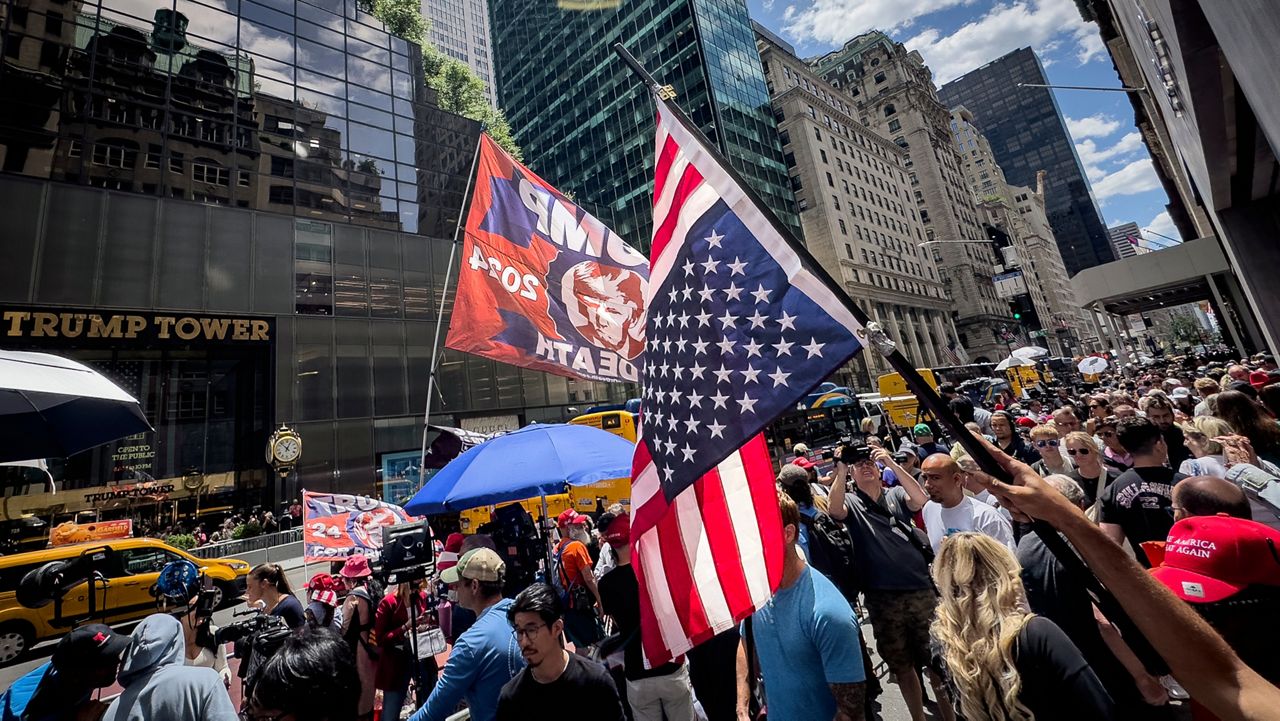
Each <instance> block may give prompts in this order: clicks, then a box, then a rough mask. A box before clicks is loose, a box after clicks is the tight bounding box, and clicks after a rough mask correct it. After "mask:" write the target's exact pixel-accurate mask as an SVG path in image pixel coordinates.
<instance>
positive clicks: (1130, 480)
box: [1099, 466, 1186, 567]
mask: <svg viewBox="0 0 1280 721" xmlns="http://www.w3.org/2000/svg"><path fill="white" fill-rule="evenodd" d="M1183 478H1186V476H1184V475H1182V474H1181V473H1177V472H1175V471H1174V470H1172V469H1170V468H1165V467H1164V466H1146V467H1143V468H1130V469H1129V470H1127V471H1125V472H1124V473H1121V474H1120V477H1119V478H1117V479H1116V481H1115V483H1112V484H1111V485H1109V486H1107V488H1106V489H1105V490H1103V491H1102V499H1101V500H1102V515H1101V517H1100V519H1099V520H1101V521H1102V522H1103V523H1114V524H1116V525H1117V526H1120V528H1121V529H1123V530H1124V537H1125V538H1127V539H1129V545H1130V546H1132V547H1133V553H1134V555H1135V556H1137V558H1138V562H1139V563H1141V564H1142V565H1143V566H1144V567H1150V566H1151V564H1150V563H1149V562H1148V561H1147V554H1146V552H1144V551H1143V550H1142V542H1143V541H1163V540H1165V539H1166V538H1168V537H1169V529H1170V528H1172V527H1173V486H1174V484H1175V483H1177V482H1178V481H1181V480H1182V479H1183Z"/></svg>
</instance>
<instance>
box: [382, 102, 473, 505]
mask: <svg viewBox="0 0 1280 721" xmlns="http://www.w3.org/2000/svg"><path fill="white" fill-rule="evenodd" d="M482 142H484V126H483V125H482V126H481V127H480V134H479V135H478V136H476V151H475V153H474V154H473V155H472V156H471V173H470V175H468V176H467V187H466V190H464V191H463V192H462V205H461V206H460V207H459V208H458V223H457V225H455V226H454V228H453V244H452V245H450V246H449V262H448V264H447V265H446V266H445V270H444V289H443V290H442V291H441V293H440V305H438V306H436V331H435V338H434V339H433V340H432V341H431V362H430V364H429V372H428V373H427V403H426V408H424V409H423V411H422V454H421V455H420V456H419V457H418V489H419V490H421V489H422V487H423V486H424V485H426V482H427V432H428V431H429V430H430V428H431V396H432V394H433V393H434V392H435V389H436V364H437V363H438V362H439V360H440V359H439V353H440V326H441V325H443V324H444V301H445V298H447V297H449V281H450V280H451V279H452V278H453V259H454V257H456V256H457V255H458V246H459V245H461V244H462V241H461V240H459V237H458V236H459V234H460V233H461V232H462V223H463V219H464V218H466V217H467V211H468V210H469V209H470V207H471V186H472V185H473V184H474V183H475V180H476V166H478V165H479V164H480V144H481V143H482ZM385 481H386V479H385V478H384V479H383V482H385Z"/></svg>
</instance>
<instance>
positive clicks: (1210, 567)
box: [1151, 514, 1280, 718]
mask: <svg viewBox="0 0 1280 721" xmlns="http://www.w3.org/2000/svg"><path fill="white" fill-rule="evenodd" d="M1151 575H1152V576H1154V577H1155V578H1156V580H1158V581H1160V583H1162V584H1163V585H1164V586H1165V587H1166V588H1168V589H1169V590H1170V591H1173V593H1174V595H1175V596H1177V597H1178V598H1180V599H1182V600H1183V601H1186V602H1187V603H1189V604H1191V606H1192V608H1194V609H1195V610H1196V611H1197V612H1198V613H1199V614H1200V615H1201V616H1202V617H1203V618H1204V619H1205V620H1206V621H1208V622H1209V625H1211V626H1213V627H1214V629H1216V630H1217V631H1218V633H1220V634H1222V637H1223V638H1224V639H1226V641H1227V644H1228V645H1230V646H1231V648H1232V650H1234V651H1235V652H1236V653H1237V654H1239V656H1240V658H1241V660H1243V661H1244V662H1245V663H1246V664H1247V665H1248V666H1249V667H1250V668H1252V669H1253V670H1254V671H1257V672H1258V674H1259V675H1261V676H1262V677H1263V678H1265V679H1266V680H1268V681H1270V682H1271V683H1273V684H1280V654H1278V653H1276V648H1278V647H1280V623H1277V621H1276V619H1277V618H1278V617H1280V531H1276V530H1275V529H1273V528H1270V527H1268V526H1266V525H1264V524H1261V523H1257V522H1255V521H1249V520H1245V519H1243V518H1233V517H1231V516H1227V515H1223V514H1219V515H1216V516H1191V517H1188V518H1184V519H1182V520H1181V521H1178V522H1177V523H1175V524H1173V528H1172V529H1171V530H1170V531H1169V538H1168V540H1167V541H1166V542H1165V545H1164V560H1163V561H1162V562H1161V565H1160V566H1158V567H1156V568H1153V569H1152V570H1151ZM1195 710H1197V711H1200V713H1196V714H1194V717H1195V718H1212V716H1208V715H1206V714H1205V713H1204V712H1203V710H1202V709H1195Z"/></svg>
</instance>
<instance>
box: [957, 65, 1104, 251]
mask: <svg viewBox="0 0 1280 721" xmlns="http://www.w3.org/2000/svg"><path fill="white" fill-rule="evenodd" d="M1019 83H1029V84H1039V85H1047V84H1048V83H1049V80H1048V78H1047V77H1046V76H1045V73H1044V66H1042V65H1041V64H1040V58H1038V57H1036V54H1035V52H1034V51H1032V49H1031V48H1019V49H1018V50H1014V51H1013V52H1011V53H1009V54H1007V55H1004V56H1003V57H1000V58H997V59H995V60H992V61H991V62H989V63H987V64H986V65H983V66H982V67H980V68H978V69H977V70H973V71H971V72H969V73H967V74H965V75H962V76H960V77H959V78H956V79H955V80H952V81H951V82H949V83H947V84H946V85H943V86H942V87H941V88H940V89H939V90H938V96H939V97H940V98H941V99H942V102H944V103H946V104H947V106H948V107H951V108H955V107H958V106H960V105H963V106H965V107H966V108H968V109H969V110H970V111H971V112H972V113H973V116H974V119H975V121H976V124H977V126H978V127H979V128H980V129H981V130H982V134H983V135H984V136H986V138H987V140H988V141H990V142H991V150H992V151H993V152H994V153H995V156H996V162H998V163H999V164H1000V168H1001V169H1002V170H1003V171H1004V174H1005V177H1006V178H1007V179H1008V181H1009V184H1010V185H1022V186H1026V187H1029V188H1034V187H1036V172H1037V171H1040V170H1044V171H1045V172H1046V173H1047V177H1046V179H1045V180H1046V190H1045V209H1046V210H1047V211H1048V216H1049V225H1050V226H1052V227H1053V234H1054V237H1055V238H1057V240H1058V248H1059V250H1061V251H1062V261H1063V263H1064V264H1065V265H1066V268H1067V274H1068V275H1075V274H1076V273H1078V272H1080V271H1081V270H1084V269H1085V268H1092V267H1093V266H1095V265H1101V264H1103V263H1109V262H1111V261H1112V260H1115V255H1114V253H1113V251H1112V247H1111V239H1110V237H1109V236H1108V235H1107V227H1106V225H1105V224H1104V223H1103V222H1102V213H1101V212H1100V211H1099V210H1098V204H1097V202H1096V201H1095V200H1094V197H1093V189H1092V188H1091V187H1090V185H1089V181H1088V179H1087V178H1086V176H1085V172H1084V167H1083V166H1082V165H1081V164H1080V158H1079V156H1077V155H1076V151H1075V146H1074V145H1073V144H1072V142H1071V136H1070V135H1069V134H1068V133H1067V125H1066V122H1065V121H1064V120H1063V118H1062V112H1061V110H1059V109H1058V103H1057V101H1056V100H1054V97H1053V91H1052V90H1050V89H1048V88H1024V87H1019Z"/></svg>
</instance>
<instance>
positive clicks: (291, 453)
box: [267, 425, 302, 468]
mask: <svg viewBox="0 0 1280 721" xmlns="http://www.w3.org/2000/svg"><path fill="white" fill-rule="evenodd" d="M301 457H302V436H300V435H298V432H297V431H295V430H293V429H292V428H289V427H288V426H284V425H282V426H280V427H279V428H277V429H276V430H275V431H274V432H273V433H272V434H271V438H270V440H268V441H267V463H270V464H271V465H273V466H275V467H276V468H286V467H289V466H293V465H294V464H296V463H297V462H298V459H299V458H301Z"/></svg>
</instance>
